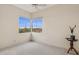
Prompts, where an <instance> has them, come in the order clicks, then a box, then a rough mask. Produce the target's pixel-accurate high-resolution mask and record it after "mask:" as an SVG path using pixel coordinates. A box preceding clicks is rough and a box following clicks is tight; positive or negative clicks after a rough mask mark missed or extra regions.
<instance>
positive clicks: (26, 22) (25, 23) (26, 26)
mask: <svg viewBox="0 0 79 59" xmlns="http://www.w3.org/2000/svg"><path fill="white" fill-rule="evenodd" d="M25 32H31V28H30V19H29V18H25V17H19V33H25Z"/></svg>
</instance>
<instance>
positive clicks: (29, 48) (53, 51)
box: [0, 42, 67, 55]
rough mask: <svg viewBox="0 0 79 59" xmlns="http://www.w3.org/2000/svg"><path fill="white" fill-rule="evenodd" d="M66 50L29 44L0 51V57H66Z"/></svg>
mask: <svg viewBox="0 0 79 59" xmlns="http://www.w3.org/2000/svg"><path fill="white" fill-rule="evenodd" d="M66 52H67V50H65V49H63V48H58V47H55V46H53V47H50V46H47V45H43V44H39V43H36V42H29V43H25V44H22V45H18V46H15V47H12V48H8V49H6V50H3V51H0V55H66V54H67V53H66Z"/></svg>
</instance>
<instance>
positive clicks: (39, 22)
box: [32, 18, 43, 28]
mask: <svg viewBox="0 0 79 59" xmlns="http://www.w3.org/2000/svg"><path fill="white" fill-rule="evenodd" d="M32 26H33V28H42V26H43V20H42V18H35V19H33V21H32Z"/></svg>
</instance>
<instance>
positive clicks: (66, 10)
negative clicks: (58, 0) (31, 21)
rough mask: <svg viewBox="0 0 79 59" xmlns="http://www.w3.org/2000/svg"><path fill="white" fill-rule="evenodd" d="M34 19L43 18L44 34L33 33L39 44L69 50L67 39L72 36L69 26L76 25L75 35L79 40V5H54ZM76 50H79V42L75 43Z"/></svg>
mask: <svg viewBox="0 0 79 59" xmlns="http://www.w3.org/2000/svg"><path fill="white" fill-rule="evenodd" d="M32 17H33V18H34V17H43V22H44V25H43V31H42V33H33V39H34V40H35V41H37V42H40V43H46V44H48V45H55V46H57V47H62V48H66V49H68V48H69V42H68V41H67V40H66V39H65V38H66V37H69V35H70V29H69V26H72V27H73V26H74V25H77V27H76V29H75V33H74V34H75V35H76V38H78V40H79V5H54V6H53V7H51V8H48V9H46V10H43V11H39V12H36V13H34V14H33V16H32ZM75 48H76V49H77V50H79V41H78V42H75Z"/></svg>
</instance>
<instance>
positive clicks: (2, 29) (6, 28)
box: [0, 5, 30, 48]
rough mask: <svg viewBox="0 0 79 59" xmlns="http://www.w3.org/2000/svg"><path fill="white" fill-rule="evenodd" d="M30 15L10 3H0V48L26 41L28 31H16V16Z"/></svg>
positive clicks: (28, 37) (28, 34) (28, 36)
mask: <svg viewBox="0 0 79 59" xmlns="http://www.w3.org/2000/svg"><path fill="white" fill-rule="evenodd" d="M19 16H24V17H30V13H28V12H26V11H24V10H21V9H19V8H17V7H14V6H12V5H0V48H5V47H9V46H12V45H15V44H19V43H23V42H27V41H28V40H29V39H30V33H21V34H20V33H18V17H19Z"/></svg>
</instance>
